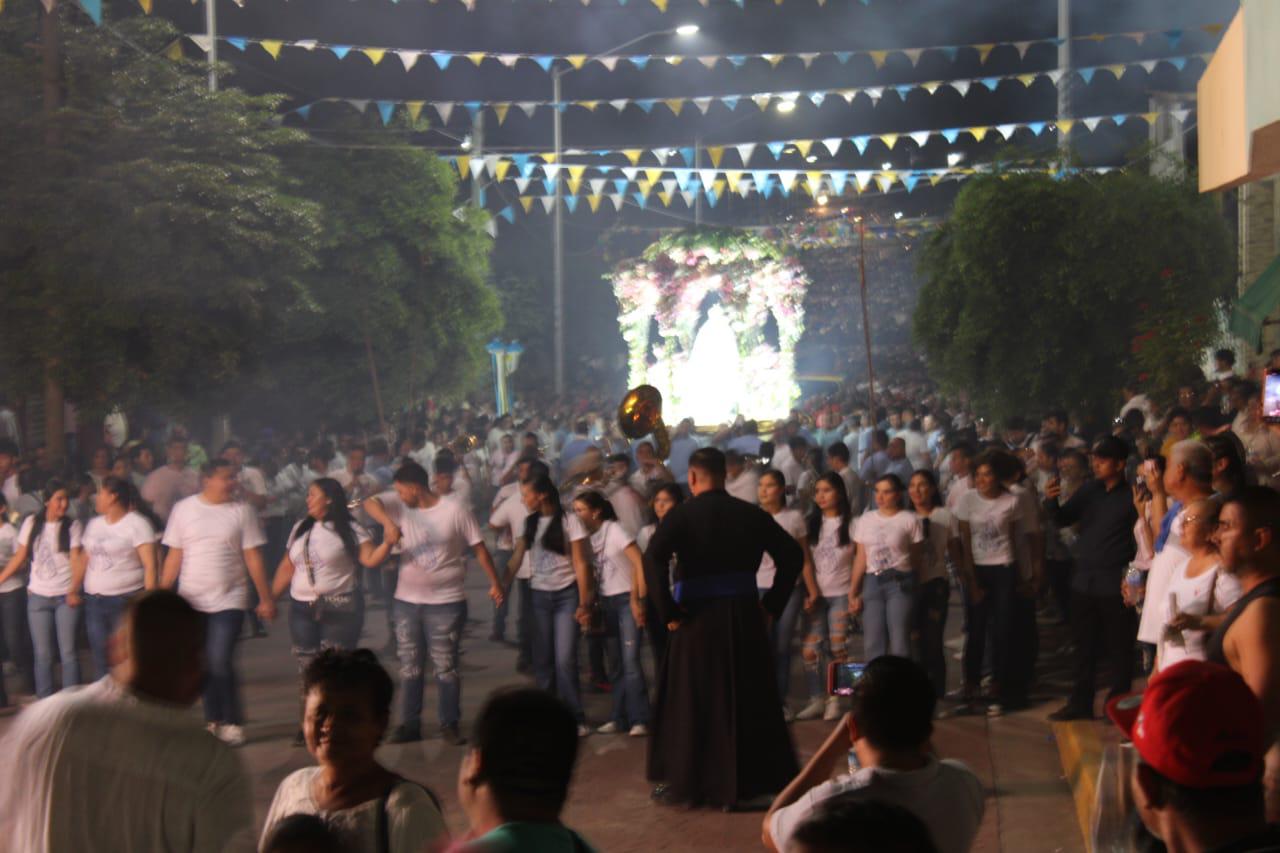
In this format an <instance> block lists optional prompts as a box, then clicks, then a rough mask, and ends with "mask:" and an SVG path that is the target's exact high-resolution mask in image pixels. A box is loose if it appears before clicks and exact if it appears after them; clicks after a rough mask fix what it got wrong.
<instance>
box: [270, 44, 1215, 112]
mask: <svg viewBox="0 0 1280 853" xmlns="http://www.w3.org/2000/svg"><path fill="white" fill-rule="evenodd" d="M1210 55H1211V54H1191V55H1188V56H1170V57H1163V58H1161V59H1144V60H1136V61H1133V62H1120V63H1112V64H1109V65H1093V66H1084V67H1079V68H1072V69H1071V70H1070V72H1068V73H1070V74H1071V75H1073V77H1075V78H1078V79H1080V80H1081V81H1082V82H1084V83H1085V84H1088V83H1090V82H1092V81H1093V79H1094V77H1095V76H1096V75H1097V74H1098V73H1099V72H1105V73H1108V74H1111V75H1113V76H1114V77H1115V78H1116V79H1122V78H1123V77H1124V76H1125V75H1126V74H1128V73H1129V72H1130V71H1134V70H1137V69H1142V70H1143V71H1146V72H1147V73H1151V72H1153V71H1155V69H1156V67H1157V66H1159V65H1160V64H1162V63H1163V64H1167V65H1169V66H1171V67H1173V68H1174V69H1175V70H1178V71H1182V70H1183V69H1184V68H1186V66H1187V63H1188V62H1189V61H1190V60H1193V59H1201V60H1205V59H1207V58H1208V57H1209V56H1210ZM1063 76H1064V73H1063V71H1062V70H1061V69H1056V68H1055V69H1049V70H1045V71H1031V72H1027V73H1025V74H1004V75H996V76H992V77H973V78H969V79H962V80H930V81H925V82H922V83H903V84H897V85H886V86H859V87H854V88H845V89H816V90H812V91H808V92H796V91H788V92H748V93H742V94H735V95H706V96H701V97H699V96H693V97H680V98H614V99H611V100H598V99H597V100H574V101H561V102H560V103H559V109H560V111H561V112H564V111H565V110H567V109H568V108H569V107H575V108H579V109H584V110H586V111H588V112H596V111H598V110H601V109H611V110H614V111H615V112H617V113H622V112H623V111H624V110H626V109H628V108H635V109H639V110H641V111H642V112H644V113H646V114H647V113H651V112H653V110H654V109H655V108H657V107H663V108H664V109H666V110H669V111H670V112H671V113H672V115H676V116H678V115H680V114H681V113H682V112H683V111H684V110H685V109H686V108H696V109H697V110H698V111H699V112H700V113H701V114H702V115H706V114H707V112H708V111H709V110H710V108H711V106H712V105H713V104H720V105H722V106H724V107H725V108H726V109H728V110H730V111H734V110H737V109H738V107H739V106H744V107H745V106H746V105H748V104H751V105H754V106H755V107H756V108H757V109H758V110H760V111H761V112H764V111H766V110H768V109H769V107H770V106H771V105H775V104H780V103H784V102H791V103H795V102H797V101H799V100H807V101H808V102H809V103H811V104H813V105H814V106H815V107H821V106H822V105H823V104H824V103H825V102H826V101H827V99H828V98H843V99H844V101H845V102H846V103H847V104H849V105H850V106H852V105H853V103H854V101H855V100H857V99H859V98H866V99H867V100H869V101H870V103H871V104H872V105H873V106H874V105H876V104H878V103H879V102H880V100H881V99H882V98H884V97H885V96H892V95H896V96H897V97H898V98H901V99H902V100H906V98H907V96H908V95H910V94H911V93H912V92H926V93H928V94H930V95H932V94H934V93H936V92H938V91H940V90H943V89H950V90H951V91H954V92H957V93H959V94H960V95H961V96H962V97H963V96H964V95H966V94H968V92H969V91H970V90H971V89H974V88H985V89H987V90H988V91H995V90H996V88H997V87H998V86H999V85H1000V84H1001V83H1006V82H1013V83H1016V84H1020V85H1022V86H1024V87H1030V86H1032V85H1034V84H1035V83H1036V82H1037V81H1039V80H1041V79H1047V80H1049V81H1050V82H1052V83H1053V84H1054V85H1055V86H1056V85H1058V84H1059V82H1060V81H1061V80H1062V78H1063ZM316 104H347V105H349V106H352V107H354V108H355V109H356V110H358V111H359V112H364V111H365V110H367V109H368V108H369V105H370V104H373V105H374V106H375V107H376V108H377V111H378V114H379V115H380V116H381V117H382V123H383V124H387V123H388V122H390V120H391V118H392V116H393V115H394V113H395V110H396V108H398V107H403V108H404V110H405V112H406V113H407V114H408V116H409V117H410V118H411V119H412V120H414V121H417V120H418V118H419V116H420V115H421V114H422V111H423V108H424V107H429V108H431V109H432V110H434V111H435V113H436V117H437V118H438V119H439V121H440V122H441V123H442V124H448V123H449V119H450V117H451V116H453V115H454V114H455V112H458V111H459V110H465V111H466V112H467V113H468V114H469V115H470V116H471V117H473V118H474V116H475V114H476V113H478V112H479V111H481V110H488V111H489V112H490V113H492V114H493V115H494V116H495V117H496V118H497V121H498V124H499V125H501V124H503V123H504V122H505V121H506V120H507V116H508V115H509V114H510V112H511V110H512V109H513V108H514V109H515V110H517V111H519V112H522V113H524V115H525V116H526V117H528V118H532V117H533V115H534V113H535V112H537V111H538V110H545V109H551V108H553V107H556V102H555V101H417V100H371V99H368V98H320V99H319V100H315V101H312V102H310V103H307V104H303V105H302V106H300V107H296V108H294V109H293V110H291V111H290V112H292V113H294V114H296V115H298V116H300V117H302V118H304V119H309V118H310V116H311V110H312V108H313V107H314V106H315V105H316Z"/></svg>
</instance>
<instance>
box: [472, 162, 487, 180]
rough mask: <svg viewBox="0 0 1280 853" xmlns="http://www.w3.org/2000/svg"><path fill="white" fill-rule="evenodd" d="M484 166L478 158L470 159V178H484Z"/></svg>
mask: <svg viewBox="0 0 1280 853" xmlns="http://www.w3.org/2000/svg"><path fill="white" fill-rule="evenodd" d="M484 166H485V163H484V160H481V159H480V158H479V157H472V158H471V177H473V178H482V177H484Z"/></svg>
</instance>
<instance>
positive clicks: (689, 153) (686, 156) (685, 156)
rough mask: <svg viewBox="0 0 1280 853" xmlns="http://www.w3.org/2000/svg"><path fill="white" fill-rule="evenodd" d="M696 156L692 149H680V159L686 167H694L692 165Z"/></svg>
mask: <svg viewBox="0 0 1280 853" xmlns="http://www.w3.org/2000/svg"><path fill="white" fill-rule="evenodd" d="M694 154H695V152H694V150H693V149H692V148H681V149H680V159H681V160H683V161H684V164H685V165H686V166H692V165H693V158H694Z"/></svg>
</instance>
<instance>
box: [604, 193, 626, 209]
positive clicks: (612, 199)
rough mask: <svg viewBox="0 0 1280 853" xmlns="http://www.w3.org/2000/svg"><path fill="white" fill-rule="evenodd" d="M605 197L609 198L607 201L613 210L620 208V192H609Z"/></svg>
mask: <svg viewBox="0 0 1280 853" xmlns="http://www.w3.org/2000/svg"><path fill="white" fill-rule="evenodd" d="M605 198H607V199H609V203H610V204H612V205H613V209H614V210H622V193H610V194H609V195H607V196H605Z"/></svg>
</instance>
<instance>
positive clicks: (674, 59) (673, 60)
mask: <svg viewBox="0 0 1280 853" xmlns="http://www.w3.org/2000/svg"><path fill="white" fill-rule="evenodd" d="M666 61H667V64H668V65H679V64H680V63H681V62H684V57H683V56H674V55H672V56H668V57H666Z"/></svg>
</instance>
